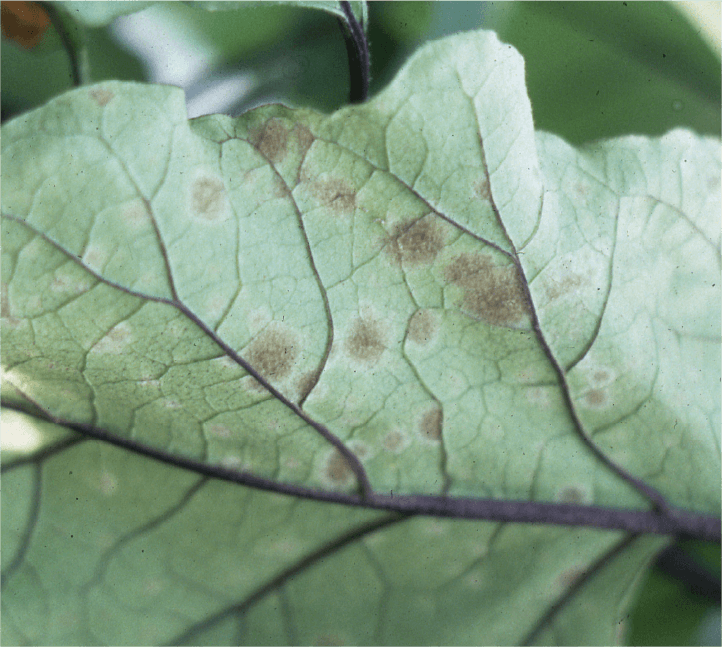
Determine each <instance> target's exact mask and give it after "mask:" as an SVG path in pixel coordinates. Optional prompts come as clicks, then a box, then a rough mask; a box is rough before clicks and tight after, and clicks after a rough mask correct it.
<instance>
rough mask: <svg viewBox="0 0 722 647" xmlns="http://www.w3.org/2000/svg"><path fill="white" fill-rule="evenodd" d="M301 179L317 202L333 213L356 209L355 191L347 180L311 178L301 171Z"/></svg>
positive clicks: (343, 212)
mask: <svg viewBox="0 0 722 647" xmlns="http://www.w3.org/2000/svg"><path fill="white" fill-rule="evenodd" d="M301 181H302V182H307V183H308V187H309V191H310V192H311V195H312V196H313V197H314V198H315V199H316V201H317V202H318V204H319V205H321V206H325V207H328V208H329V209H330V210H331V211H332V212H333V213H334V214H337V215H341V214H347V213H351V212H353V211H354V209H356V191H355V190H354V188H353V187H352V186H351V184H350V183H349V181H348V180H346V179H344V178H334V177H318V178H311V177H309V176H308V175H306V174H305V173H303V172H302V173H301Z"/></svg>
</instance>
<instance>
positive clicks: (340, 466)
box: [326, 449, 353, 484]
mask: <svg viewBox="0 0 722 647" xmlns="http://www.w3.org/2000/svg"><path fill="white" fill-rule="evenodd" d="M352 474H353V472H352V470H351V466H350V465H349V464H348V461H347V460H346V459H345V458H344V457H343V455H342V454H341V452H339V451H338V450H337V449H336V450H334V451H333V452H332V453H331V455H330V456H329V458H328V462H327V463H326V476H327V477H328V478H329V479H330V480H331V481H332V482H334V483H336V484H342V483H345V482H346V481H348V480H349V479H350V478H351V476H352Z"/></svg>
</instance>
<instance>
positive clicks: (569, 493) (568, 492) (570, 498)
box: [556, 485, 587, 504]
mask: <svg viewBox="0 0 722 647" xmlns="http://www.w3.org/2000/svg"><path fill="white" fill-rule="evenodd" d="M586 498H587V497H585V496H584V492H583V491H582V490H581V489H580V488H578V487H575V486H573V485H569V486H567V487H565V488H563V489H562V490H561V491H560V492H558V493H557V496H556V500H557V501H559V502H560V503H573V504H582V503H585V502H586Z"/></svg>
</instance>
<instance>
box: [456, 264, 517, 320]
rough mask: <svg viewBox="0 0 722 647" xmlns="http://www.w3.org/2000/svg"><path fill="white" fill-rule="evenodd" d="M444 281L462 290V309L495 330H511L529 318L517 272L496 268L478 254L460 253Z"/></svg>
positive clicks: (509, 268) (511, 269) (511, 267)
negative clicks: (496, 328)
mask: <svg viewBox="0 0 722 647" xmlns="http://www.w3.org/2000/svg"><path fill="white" fill-rule="evenodd" d="M444 274H445V278H446V280H447V281H448V282H449V283H452V284H454V285H457V286H459V287H460V288H462V290H463V294H464V296H463V299H462V302H461V304H460V305H461V307H462V309H463V310H464V311H465V312H467V313H468V314H470V315H471V316H473V317H475V318H477V319H481V320H483V321H486V322H487V323H490V324H492V325H495V326H514V325H516V324H519V323H520V322H521V321H522V320H523V319H524V318H525V317H526V316H527V315H529V314H530V308H529V303H528V301H527V298H526V294H525V293H524V287H523V284H522V280H521V276H520V275H519V271H518V270H517V268H516V267H515V266H514V265H511V264H510V265H507V266H501V265H496V264H494V262H493V261H492V259H491V257H490V256H489V255H487V254H481V253H462V254H460V255H459V256H457V257H456V258H455V259H454V260H453V261H452V262H451V263H450V264H449V265H448V266H447V268H446V270H445V272H444Z"/></svg>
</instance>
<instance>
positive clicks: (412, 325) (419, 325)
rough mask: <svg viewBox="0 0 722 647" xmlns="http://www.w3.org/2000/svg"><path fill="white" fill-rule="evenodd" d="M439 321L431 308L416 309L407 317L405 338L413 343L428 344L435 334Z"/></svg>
mask: <svg viewBox="0 0 722 647" xmlns="http://www.w3.org/2000/svg"><path fill="white" fill-rule="evenodd" d="M438 329H439V322H438V320H437V317H436V314H435V313H434V312H433V311H432V310H417V311H416V312H415V313H414V314H413V315H412V316H411V319H409V328H408V332H407V334H406V337H407V339H409V340H410V341H412V342H414V343H415V344H419V345H423V344H428V343H429V342H430V341H432V340H433V338H434V337H435V336H436V333H437V332H438Z"/></svg>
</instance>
